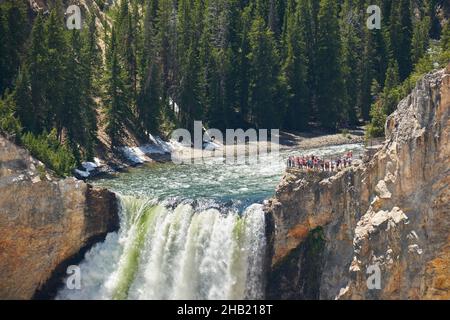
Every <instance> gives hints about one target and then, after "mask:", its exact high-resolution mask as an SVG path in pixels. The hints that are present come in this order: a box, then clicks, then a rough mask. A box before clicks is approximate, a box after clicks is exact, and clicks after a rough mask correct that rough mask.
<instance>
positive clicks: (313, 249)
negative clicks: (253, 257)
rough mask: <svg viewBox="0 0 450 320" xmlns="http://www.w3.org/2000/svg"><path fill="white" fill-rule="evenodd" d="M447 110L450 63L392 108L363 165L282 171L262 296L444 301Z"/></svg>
mask: <svg viewBox="0 0 450 320" xmlns="http://www.w3.org/2000/svg"><path fill="white" fill-rule="evenodd" d="M449 111H450V65H449V67H447V69H446V70H441V71H438V72H434V73H432V74H428V75H426V76H425V77H424V78H423V79H421V80H420V81H419V82H418V83H417V86H416V88H415V89H414V90H413V92H412V93H411V94H410V95H409V96H408V97H407V98H406V99H404V100H403V101H401V103H400V104H399V106H398V109H397V111H396V112H395V113H394V114H392V115H391V116H390V117H389V118H388V120H387V130H386V132H387V135H386V141H385V142H384V144H383V146H382V148H381V149H380V150H379V151H378V152H377V153H376V154H375V155H374V156H373V157H371V158H370V160H369V161H366V162H364V163H359V164H357V165H355V166H353V167H352V168H348V169H346V170H343V171H342V172H340V173H338V174H336V175H335V176H333V177H331V178H327V177H321V176H320V175H317V174H305V173H298V174H294V173H286V175H285V176H284V178H283V180H282V182H281V183H280V185H279V187H278V189H277V193H276V196H275V198H274V199H272V200H271V201H270V202H269V205H268V207H267V211H268V214H269V215H270V218H271V221H273V228H272V229H271V230H270V231H269V235H268V236H269V239H270V243H271V244H272V250H271V251H272V253H271V257H272V259H271V272H270V273H269V280H268V286H267V297H268V298H275V299H289V298H290V299H449V298H450V232H449V231H450V228H449V227H450V219H449V218H450V216H449V213H450V204H449V200H450V188H449V184H450V176H449V170H450V166H449V164H450V144H449V142H450V141H449V130H450V125H449ZM377 280H380V286H378V284H377Z"/></svg>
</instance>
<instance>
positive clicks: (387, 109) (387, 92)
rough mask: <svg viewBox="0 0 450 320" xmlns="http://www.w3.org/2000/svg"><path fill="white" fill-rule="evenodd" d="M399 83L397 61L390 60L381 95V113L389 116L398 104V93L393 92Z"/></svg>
mask: <svg viewBox="0 0 450 320" xmlns="http://www.w3.org/2000/svg"><path fill="white" fill-rule="evenodd" d="M399 83H400V78H399V67H398V64H397V61H395V60H391V61H390V62H389V67H388V70H387V72H386V82H385V83H384V90H383V95H382V100H383V111H384V113H385V114H391V113H392V112H393V111H394V109H395V107H396V105H397V103H398V92H397V91H396V90H395V89H396V87H397V86H398V85H399Z"/></svg>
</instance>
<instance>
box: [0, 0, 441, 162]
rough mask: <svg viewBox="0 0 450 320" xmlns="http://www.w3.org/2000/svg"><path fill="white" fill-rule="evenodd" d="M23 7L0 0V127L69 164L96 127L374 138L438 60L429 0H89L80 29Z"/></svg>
mask: <svg viewBox="0 0 450 320" xmlns="http://www.w3.org/2000/svg"><path fill="white" fill-rule="evenodd" d="M26 2H27V1H6V2H5V3H2V4H1V5H0V22H1V23H0V40H1V41H0V75H1V79H0V94H2V96H3V99H2V102H1V103H0V121H2V122H0V124H1V123H3V125H1V126H2V127H7V126H9V127H12V128H15V129H14V130H16V131H17V128H20V131H21V134H22V133H31V134H33V135H35V136H36V137H40V136H41V137H42V139H44V138H45V137H49V136H51V140H52V141H53V140H55V139H56V141H59V143H60V144H64V145H65V146H66V147H67V148H66V149H68V150H71V153H72V155H73V159H74V161H75V162H79V161H81V160H83V159H89V158H92V156H93V154H94V149H95V145H96V143H97V129H98V128H97V127H98V126H104V127H105V129H106V133H107V134H108V135H109V137H110V138H111V143H112V145H120V143H121V139H122V138H123V137H124V136H125V135H126V134H127V131H133V132H135V133H136V134H138V135H142V136H145V135H146V134H148V133H161V134H164V133H168V132H170V130H171V129H173V128H175V127H184V128H188V129H192V126H193V122H194V120H202V121H203V123H204V124H205V125H206V126H207V127H214V128H218V129H225V128H248V127H254V128H267V129H270V128H281V129H285V130H297V131H303V130H308V129H310V128H311V127H321V128H325V129H328V130H336V129H339V128H342V127H350V126H356V125H358V124H361V123H368V122H370V123H371V124H370V126H369V133H370V134H372V135H382V134H383V131H384V129H383V128H384V120H385V117H386V115H387V114H389V113H390V112H392V111H393V108H394V107H395V105H396V104H397V102H398V101H399V100H400V99H401V98H402V96H404V95H405V94H406V93H407V92H406V90H407V88H408V87H409V86H410V85H411V83H412V81H413V80H414V79H416V77H417V74H419V73H420V72H426V71H427V70H428V69H430V68H433V67H436V65H435V64H436V63H438V64H441V65H442V64H444V63H445V62H447V61H448V60H449V59H450V57H449V56H448V40H445V39H448V34H449V31H448V29H449V27H448V25H449V24H448V23H447V24H446V26H445V27H444V29H442V26H441V23H440V21H439V17H438V11H437V10H438V9H439V8H441V7H442V6H443V5H445V1H444V2H443V1H439V0H423V1H414V0H371V1H368V0H339V1H336V0H320V1H319V0H129V1H124V0H120V1H116V3H115V5H113V6H112V7H109V6H108V3H109V2H107V1H101V0H97V1H95V2H96V4H97V5H99V8H100V10H102V11H103V15H104V16H106V18H103V19H100V17H99V16H98V15H97V16H95V15H94V14H93V13H94V12H96V11H95V10H90V12H91V14H88V13H87V12H84V14H83V16H84V18H85V21H84V24H83V29H82V30H81V31H78V30H71V31H69V30H67V29H66V28H65V24H64V11H65V10H64V9H65V7H64V6H63V4H62V3H61V1H59V0H53V1H49V11H48V12H41V13H38V14H37V15H36V16H35V17H33V19H32V20H30V19H29V18H28V17H29V16H30V10H29V8H28V7H27V4H26ZM373 4H376V5H378V6H379V7H380V8H381V10H382V23H381V29H379V30H378V29H374V30H369V29H368V28H367V26H366V20H367V18H368V17H369V14H368V13H367V11H366V10H367V7H368V6H369V5H373ZM440 38H442V40H441V42H440V44H438V45H436V44H435V40H439V39H440ZM445 43H447V44H445ZM100 44H102V46H100ZM430 48H431V50H430ZM405 83H406V84H405ZM2 110H3V111H2ZM100 119H101V120H100ZM28 140H30V139H28ZM48 145H50V146H51V145H53V144H52V143H49V144H48ZM54 150H55V149H54Z"/></svg>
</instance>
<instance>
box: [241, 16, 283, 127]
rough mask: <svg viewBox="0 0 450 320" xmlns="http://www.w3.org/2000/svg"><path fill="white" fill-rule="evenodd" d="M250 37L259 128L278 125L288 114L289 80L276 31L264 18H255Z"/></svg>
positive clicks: (253, 110)
mask: <svg viewBox="0 0 450 320" xmlns="http://www.w3.org/2000/svg"><path fill="white" fill-rule="evenodd" d="M249 39H250V48H251V49H250V54H249V60H250V72H249V75H250V90H249V108H250V114H251V120H252V123H253V124H254V125H255V126H256V127H257V128H265V129H268V128H279V127H280V125H281V121H282V119H283V116H284V113H285V105H286V102H285V98H286V81H285V78H284V76H283V74H282V72H281V70H280V69H281V68H280V57H279V53H278V50H277V48H276V44H275V39H274V35H273V32H272V31H270V29H268V28H267V27H266V24H265V22H264V20H263V19H262V18H261V17H256V18H255V19H254V21H253V25H252V29H251V31H250V34H249Z"/></svg>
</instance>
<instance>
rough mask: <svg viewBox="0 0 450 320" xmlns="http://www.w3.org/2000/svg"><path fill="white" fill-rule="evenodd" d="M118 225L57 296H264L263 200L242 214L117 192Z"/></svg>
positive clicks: (234, 297)
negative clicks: (73, 284)
mask: <svg viewBox="0 0 450 320" xmlns="http://www.w3.org/2000/svg"><path fill="white" fill-rule="evenodd" d="M120 199H121V208H122V209H121V229H120V231H119V232H118V233H113V234H110V235H108V236H107V238H106V240H105V241H104V242H103V243H101V244H98V245H96V246H95V247H94V248H93V249H92V250H91V251H90V252H89V253H87V254H86V257H85V260H84V261H83V263H82V264H81V265H80V271H81V283H82V288H81V289H80V290H69V289H67V288H64V289H62V290H61V291H60V292H59V293H58V296H57V299H144V300H149V299H194V300H200V299H218V300H222V299H237V300H241V299H263V298H264V289H263V279H262V277H263V265H264V253H265V245H266V239H265V221H264V212H263V210H262V206H261V205H258V204H254V205H251V206H250V207H248V208H247V209H246V210H245V211H244V212H243V213H242V214H239V213H238V212H236V211H234V210H232V209H230V210H228V211H227V212H226V213H223V212H220V211H219V210H217V209H196V208H195V207H194V206H193V205H191V204H186V203H181V204H179V205H177V206H176V207H175V208H169V207H168V206H165V205H164V204H162V203H158V202H156V201H149V200H143V199H137V198H133V197H121V198H120Z"/></svg>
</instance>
